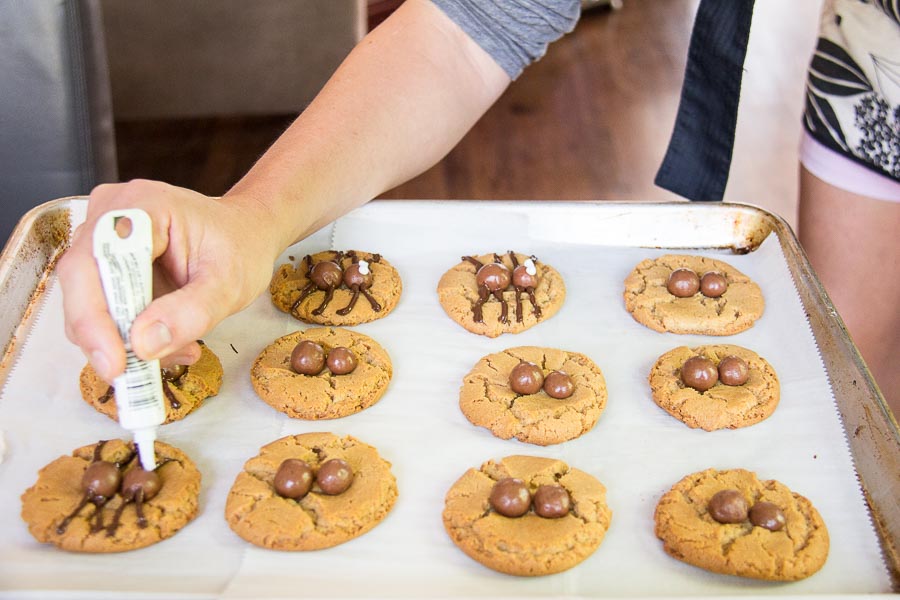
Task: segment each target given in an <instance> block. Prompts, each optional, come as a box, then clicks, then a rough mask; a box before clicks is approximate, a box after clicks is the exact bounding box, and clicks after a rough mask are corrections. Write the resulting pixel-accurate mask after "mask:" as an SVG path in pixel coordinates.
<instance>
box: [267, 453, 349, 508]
mask: <svg viewBox="0 0 900 600" xmlns="http://www.w3.org/2000/svg"><path fill="white" fill-rule="evenodd" d="M274 483H275V491H276V492H277V493H278V495H279V496H282V497H283V498H291V499H292V500H300V499H301V498H303V497H304V496H306V495H307V494H308V493H309V492H310V491H312V489H313V483H315V485H316V486H318V491H320V492H321V493H323V494H326V495H328V496H337V495H338V494H343V493H344V492H346V491H347V490H348V489H350V485H351V484H352V483H353V469H351V468H350V465H349V464H347V461H345V460H342V459H340V458H332V459H331V460H327V461H325V462H324V463H322V464H321V465H320V466H319V468H318V470H317V471H316V472H315V473H313V469H312V467H310V466H309V463H307V462H306V461H305V460H301V459H299V458H288V459H286V460H285V461H284V462H282V463H281V465H280V466H279V467H278V471H277V472H276V473H275V482H274Z"/></svg>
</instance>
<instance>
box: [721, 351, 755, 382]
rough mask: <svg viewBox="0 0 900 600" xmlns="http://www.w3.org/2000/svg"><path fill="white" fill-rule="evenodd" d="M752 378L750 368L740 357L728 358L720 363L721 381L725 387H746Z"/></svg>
mask: <svg viewBox="0 0 900 600" xmlns="http://www.w3.org/2000/svg"><path fill="white" fill-rule="evenodd" d="M749 378H750V367H749V366H747V363H746V361H744V359H743V358H740V357H739V356H726V357H725V358H723V359H722V360H720V361H719V381H721V382H722V383H724V384H725V385H744V384H745V383H747V379H749Z"/></svg>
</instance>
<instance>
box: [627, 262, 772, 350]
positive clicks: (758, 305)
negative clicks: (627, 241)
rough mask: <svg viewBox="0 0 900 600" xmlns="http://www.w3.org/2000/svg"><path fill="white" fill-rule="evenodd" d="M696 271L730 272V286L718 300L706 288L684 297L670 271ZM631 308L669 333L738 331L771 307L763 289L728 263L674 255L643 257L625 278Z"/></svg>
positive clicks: (638, 316)
mask: <svg viewBox="0 0 900 600" xmlns="http://www.w3.org/2000/svg"><path fill="white" fill-rule="evenodd" d="M678 269H690V270H692V271H694V272H695V273H697V275H699V276H702V275H703V274H704V273H707V272H710V271H712V272H718V273H721V274H722V275H724V277H725V280H726V282H727V290H726V291H725V293H724V294H722V295H721V296H719V297H718V298H710V297H707V296H704V295H703V294H702V293H701V292H700V291H698V292H696V293H695V294H693V295H691V296H689V297H686V298H679V297H676V296H674V295H673V294H671V293H670V292H669V291H668V289H667V288H666V283H667V281H668V279H669V275H670V274H671V273H672V272H673V271H676V270H678ZM625 308H626V309H627V310H628V312H630V313H631V316H632V317H634V319H635V320H636V321H637V322H638V323H641V324H642V325H646V326H647V327H649V328H650V329H653V330H656V331H661V332H669V333H699V334H705V335H732V334H735V333H738V332H740V331H744V330H745V329H748V328H750V327H751V326H752V325H753V323H754V322H755V321H756V320H757V319H759V318H760V317H761V316H762V314H763V310H764V308H765V302H764V301H763V296H762V292H761V291H760V289H759V286H758V285H756V284H755V283H754V282H753V281H751V280H750V278H749V277H747V276H746V275H744V274H743V273H741V272H740V271H738V270H737V269H735V268H734V267H732V266H731V265H729V264H728V263H726V262H724V261H721V260H716V259H712V258H706V257H703V256H689V255H679V254H668V255H665V256H660V257H659V258H652V259H649V258H648V259H647V260H644V261H641V263H640V264H638V265H637V266H636V267H635V268H634V270H633V271H632V272H631V274H629V275H628V277H627V278H626V279H625Z"/></svg>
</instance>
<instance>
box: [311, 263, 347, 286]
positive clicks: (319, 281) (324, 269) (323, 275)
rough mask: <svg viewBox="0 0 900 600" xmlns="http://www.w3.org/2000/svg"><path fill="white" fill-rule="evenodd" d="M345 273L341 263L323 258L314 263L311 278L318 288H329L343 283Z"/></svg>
mask: <svg viewBox="0 0 900 600" xmlns="http://www.w3.org/2000/svg"><path fill="white" fill-rule="evenodd" d="M343 275H344V272H343V271H342V270H341V267H340V265H338V264H337V263H334V262H331V261H330V260H323V261H322V262H319V263H316V264H314V265H313V268H312V271H311V272H310V274H309V278H310V279H312V282H313V283H315V284H316V287H317V288H319V289H320V290H327V289H333V288H336V287H337V286H339V285H341V279H342V278H343Z"/></svg>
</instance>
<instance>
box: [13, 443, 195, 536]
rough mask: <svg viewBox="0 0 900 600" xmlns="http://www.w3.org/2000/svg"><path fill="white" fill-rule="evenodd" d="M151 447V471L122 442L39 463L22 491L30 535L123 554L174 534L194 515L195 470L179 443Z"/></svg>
mask: <svg viewBox="0 0 900 600" xmlns="http://www.w3.org/2000/svg"><path fill="white" fill-rule="evenodd" d="M154 447H155V449H156V460H157V463H158V466H157V468H156V469H155V470H154V471H144V469H142V468H141V466H140V461H139V459H138V458H137V455H136V452H135V448H134V445H133V444H131V443H128V442H125V441H123V440H109V441H103V442H99V443H97V444H91V445H90V446H84V447H82V448H79V449H77V450H75V451H74V452H73V453H72V456H61V457H59V458H57V459H56V460H54V461H53V462H51V463H50V464H48V465H47V466H46V467H44V468H43V469H41V470H40V472H39V473H38V480H37V483H35V484H34V485H33V486H32V487H30V488H28V490H27V491H26V492H25V493H24V494H23V495H22V519H24V520H25V522H26V523H28V530H29V531H30V532H31V535H33V536H34V538H35V539H36V540H38V541H39V542H44V543H48V542H49V543H51V544H53V545H55V546H57V547H59V548H62V549H63V550H69V551H71V552H124V551H126V550H135V549H137V548H143V547H145V546H150V545H151V544H155V543H157V542H160V541H162V540H164V539H166V538H168V537H171V536H173V535H175V533H176V532H177V531H178V530H179V529H181V528H182V527H184V526H185V525H186V524H188V523H189V522H190V521H191V520H193V518H194V517H195V516H196V515H197V506H198V496H199V493H200V472H199V471H198V470H197V467H196V466H194V463H193V462H191V460H190V459H189V458H188V457H187V456H186V455H185V454H184V453H183V452H181V451H180V450H178V449H177V448H174V447H172V446H169V445H168V444H164V443H162V442H156V445H155V446H154Z"/></svg>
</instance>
